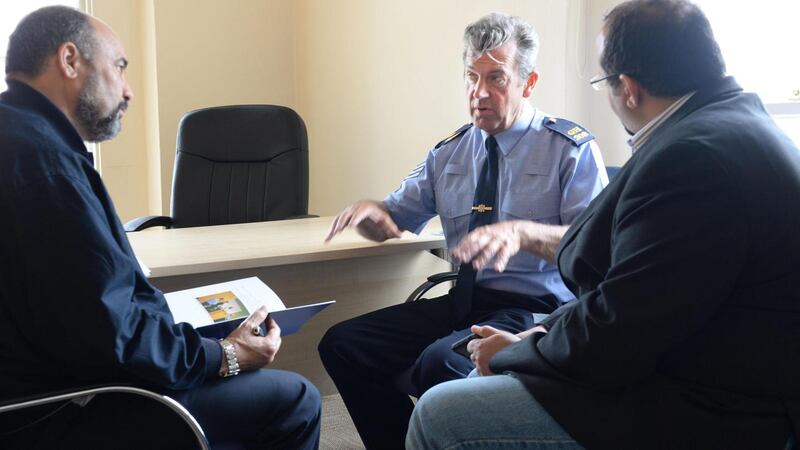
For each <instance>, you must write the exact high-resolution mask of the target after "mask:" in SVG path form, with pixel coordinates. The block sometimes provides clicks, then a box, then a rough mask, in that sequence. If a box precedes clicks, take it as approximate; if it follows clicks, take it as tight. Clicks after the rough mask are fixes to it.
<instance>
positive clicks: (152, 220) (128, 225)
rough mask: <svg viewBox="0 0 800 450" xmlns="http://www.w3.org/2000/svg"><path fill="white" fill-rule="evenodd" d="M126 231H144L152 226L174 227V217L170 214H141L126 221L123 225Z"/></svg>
mask: <svg viewBox="0 0 800 450" xmlns="http://www.w3.org/2000/svg"><path fill="white" fill-rule="evenodd" d="M122 227H123V228H124V229H125V231H127V232H131V231H142V230H144V229H147V228H151V227H164V228H172V217H168V216H141V217H137V218H135V219H131V220H129V221H127V222H125V225H123V226H122Z"/></svg>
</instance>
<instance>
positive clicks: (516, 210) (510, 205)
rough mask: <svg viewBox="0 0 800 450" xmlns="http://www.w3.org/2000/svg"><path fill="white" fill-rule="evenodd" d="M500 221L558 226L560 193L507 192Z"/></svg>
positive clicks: (559, 219) (553, 191)
mask: <svg viewBox="0 0 800 450" xmlns="http://www.w3.org/2000/svg"><path fill="white" fill-rule="evenodd" d="M500 209H501V211H502V212H503V217H502V220H519V219H523V220H532V221H534V222H539V223H547V224H552V225H558V224H560V223H561V192H560V191H558V190H549V191H544V192H509V193H506V195H504V196H503V205H502V207H501V208H500Z"/></svg>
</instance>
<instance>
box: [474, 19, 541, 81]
mask: <svg viewBox="0 0 800 450" xmlns="http://www.w3.org/2000/svg"><path fill="white" fill-rule="evenodd" d="M511 39H513V40H514V41H513V42H514V43H515V44H516V45H517V52H516V54H515V55H514V60H515V62H516V63H517V69H518V70H519V75H520V77H522V79H523V80H527V79H528V75H530V74H531V72H533V69H534V68H535V67H536V57H537V56H538V54H539V35H538V34H536V30H535V29H534V28H533V26H532V25H531V24H529V23H528V22H526V21H525V20H523V19H522V18H521V17H516V16H509V15H508V14H503V13H491V14H487V15H485V16H483V17H481V18H480V19H478V20H476V21H475V22H473V23H471V24H469V25H467V28H465V29H464V54H463V60H464V65H465V66H466V65H467V57H468V56H469V55H476V56H477V55H482V54H484V53H486V52H490V51H492V50H494V49H496V48H497V47H500V46H501V45H503V44H505V43H506V42H508V41H510V40H511Z"/></svg>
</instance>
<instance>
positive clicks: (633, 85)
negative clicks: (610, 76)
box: [617, 74, 643, 109]
mask: <svg viewBox="0 0 800 450" xmlns="http://www.w3.org/2000/svg"><path fill="white" fill-rule="evenodd" d="M619 81H620V86H619V87H618V88H617V89H619V90H620V93H621V94H622V98H623V100H624V101H625V106H627V107H628V109H636V108H637V107H638V106H639V105H641V103H642V93H643V92H642V86H641V85H640V84H639V82H638V81H636V79H634V78H631V77H629V76H628V75H625V74H622V75H620V76H619Z"/></svg>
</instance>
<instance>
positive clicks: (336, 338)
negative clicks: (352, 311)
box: [317, 321, 353, 368]
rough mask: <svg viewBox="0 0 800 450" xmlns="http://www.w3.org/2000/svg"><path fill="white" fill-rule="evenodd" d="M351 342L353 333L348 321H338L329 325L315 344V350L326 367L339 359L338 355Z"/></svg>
mask: <svg viewBox="0 0 800 450" xmlns="http://www.w3.org/2000/svg"><path fill="white" fill-rule="evenodd" d="M352 343H353V333H352V331H350V327H349V322H348V321H345V322H340V323H337V324H336V325H334V326H332V327H330V328H329V329H328V331H326V332H325V335H324V336H322V339H320V341H319V345H317V351H318V352H319V356H320V358H321V359H322V362H323V364H325V366H326V368H328V365H329V363H330V362H332V361H335V360H337V359H341V358H340V356H341V354H342V352H343V351H346V348H347V347H348V346H350V345H352Z"/></svg>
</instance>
